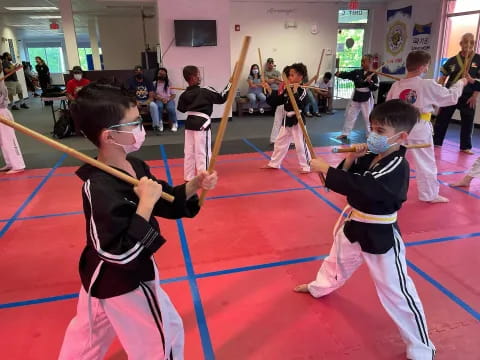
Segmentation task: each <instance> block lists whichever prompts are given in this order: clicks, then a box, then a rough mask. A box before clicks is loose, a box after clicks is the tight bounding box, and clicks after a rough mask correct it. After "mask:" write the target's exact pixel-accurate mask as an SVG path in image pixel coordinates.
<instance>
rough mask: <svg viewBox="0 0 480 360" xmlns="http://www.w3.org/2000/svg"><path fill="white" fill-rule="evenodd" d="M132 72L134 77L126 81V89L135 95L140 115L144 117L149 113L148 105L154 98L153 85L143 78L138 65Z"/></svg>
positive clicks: (141, 69) (141, 70)
mask: <svg viewBox="0 0 480 360" xmlns="http://www.w3.org/2000/svg"><path fill="white" fill-rule="evenodd" d="M133 71H134V76H133V77H131V78H130V79H129V80H128V83H127V89H128V90H129V91H131V92H132V93H134V94H135V97H136V98H137V107H138V111H139V112H140V115H142V114H143V115H145V114H148V113H150V109H151V107H150V103H151V102H152V101H153V100H154V98H155V92H154V89H153V84H152V83H151V82H150V81H148V80H147V79H146V78H145V76H144V74H143V68H142V67H141V66H140V65H137V66H135V68H134V69H133ZM152 121H153V118H152Z"/></svg>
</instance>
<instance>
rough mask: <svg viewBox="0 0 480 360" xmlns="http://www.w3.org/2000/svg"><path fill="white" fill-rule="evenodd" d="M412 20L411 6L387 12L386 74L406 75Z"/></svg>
mask: <svg viewBox="0 0 480 360" xmlns="http://www.w3.org/2000/svg"><path fill="white" fill-rule="evenodd" d="M411 19H412V7H411V6H407V7H404V8H402V9H394V10H387V35H386V37H385V56H384V58H385V61H384V62H385V66H384V67H383V69H382V71H383V72H384V73H386V74H405V58H406V55H407V53H408V51H409V50H410V49H409V48H408V46H407V44H408V34H409V33H410V31H409V29H410V26H411Z"/></svg>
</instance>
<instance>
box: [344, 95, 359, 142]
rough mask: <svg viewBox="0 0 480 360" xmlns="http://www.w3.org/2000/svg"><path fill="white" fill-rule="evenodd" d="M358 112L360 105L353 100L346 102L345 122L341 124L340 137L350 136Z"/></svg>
mask: <svg viewBox="0 0 480 360" xmlns="http://www.w3.org/2000/svg"><path fill="white" fill-rule="evenodd" d="M360 110H361V107H360V103H358V102H356V101H353V100H350V101H349V102H348V105H347V110H345V122H344V124H343V130H342V135H350V133H351V132H352V129H353V127H354V126H355V121H357V117H358V114H359V113H360Z"/></svg>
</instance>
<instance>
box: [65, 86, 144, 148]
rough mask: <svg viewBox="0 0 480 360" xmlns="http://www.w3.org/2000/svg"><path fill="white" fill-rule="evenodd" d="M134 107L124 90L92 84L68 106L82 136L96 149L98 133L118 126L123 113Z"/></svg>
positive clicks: (133, 102)
mask: <svg viewBox="0 0 480 360" xmlns="http://www.w3.org/2000/svg"><path fill="white" fill-rule="evenodd" d="M134 106H136V100H135V98H134V97H132V96H129V95H128V93H127V91H126V90H125V89H123V88H120V87H118V86H114V85H111V84H100V83H98V82H93V83H90V84H88V85H87V86H85V87H84V88H82V89H81V90H80V91H79V92H78V96H77V98H76V100H75V102H73V103H72V104H71V105H70V112H71V114H72V118H73V120H74V121H75V123H76V124H78V125H79V128H80V130H81V132H82V133H83V135H85V136H86V137H87V138H88V140H90V141H91V142H92V143H94V144H95V145H96V146H97V147H98V146H99V145H100V141H99V137H100V133H101V132H102V131H103V130H104V129H107V128H109V127H110V126H112V125H117V124H119V123H120V120H122V119H123V117H124V116H125V112H126V111H127V110H128V109H129V108H131V107H134Z"/></svg>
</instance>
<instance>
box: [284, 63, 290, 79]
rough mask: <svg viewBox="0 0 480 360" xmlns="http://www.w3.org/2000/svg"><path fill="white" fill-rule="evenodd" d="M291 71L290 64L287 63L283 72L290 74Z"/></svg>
mask: <svg viewBox="0 0 480 360" xmlns="http://www.w3.org/2000/svg"><path fill="white" fill-rule="evenodd" d="M289 72H290V65H287V66H285V67H284V68H283V73H284V74H285V75H287V76H288V73H289Z"/></svg>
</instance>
